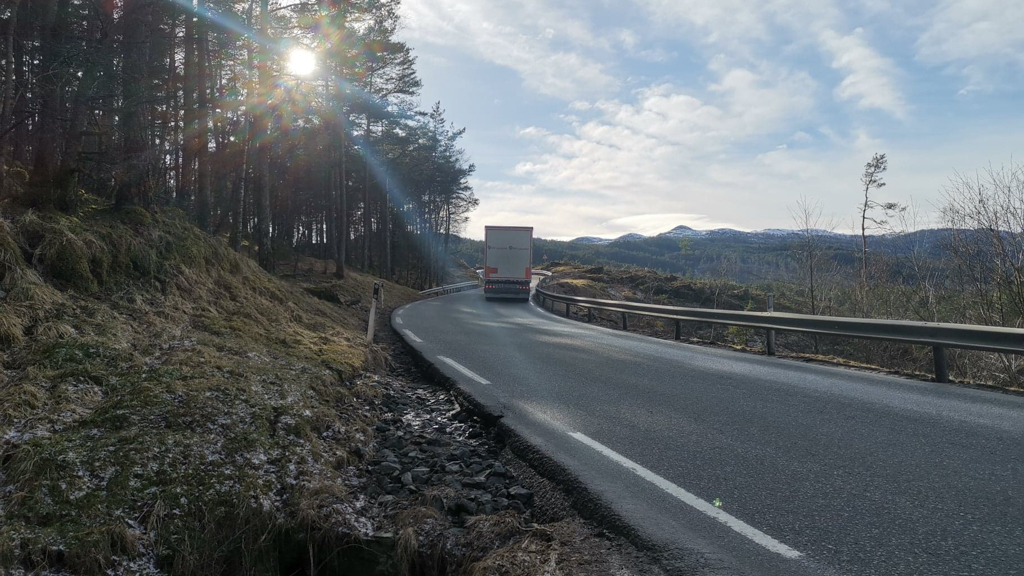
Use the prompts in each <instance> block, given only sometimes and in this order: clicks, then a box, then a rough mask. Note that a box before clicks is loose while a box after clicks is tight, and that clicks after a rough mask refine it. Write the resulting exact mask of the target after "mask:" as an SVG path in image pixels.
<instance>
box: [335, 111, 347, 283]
mask: <svg viewBox="0 0 1024 576" xmlns="http://www.w3.org/2000/svg"><path fill="white" fill-rule="evenodd" d="M341 110H342V112H341V113H342V114H344V113H345V111H344V102H343V103H342V105H341ZM347 131H348V126H347V122H345V120H344V116H342V122H341V144H340V145H339V146H338V148H339V150H340V153H341V168H340V169H337V176H336V177H337V179H338V181H339V184H340V186H339V189H340V193H339V194H338V266H337V268H336V269H335V273H334V274H335V276H337V277H338V278H344V277H345V260H346V257H347V256H348V254H347V253H348V237H349V232H348V175H347V174H346V172H345V171H346V169H347V168H346V165H345V158H346V156H348V154H346V152H345V135H346V134H347Z"/></svg>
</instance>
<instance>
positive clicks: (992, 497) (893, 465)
mask: <svg viewBox="0 0 1024 576" xmlns="http://www.w3.org/2000/svg"><path fill="white" fill-rule="evenodd" d="M392 325H393V327H394V328H395V329H396V330H397V331H398V332H399V333H400V334H401V335H402V336H403V337H404V338H405V339H406V340H407V341H408V342H409V343H410V344H411V345H412V346H414V347H415V348H417V349H418V350H419V351H420V352H422V353H423V355H424V356H425V357H426V358H427V359H428V360H430V361H431V362H433V363H434V364H435V365H437V367H438V368H439V369H440V370H441V371H443V372H444V373H445V374H446V375H448V376H450V377H452V378H453V379H454V380H455V381H456V382H457V383H458V384H459V385H460V386H461V387H462V388H463V389H464V390H465V391H467V392H468V393H470V394H472V395H473V396H474V397H476V398H477V399H478V400H480V401H481V402H483V403H484V404H485V405H487V406H488V407H490V408H491V409H493V410H494V411H496V412H500V413H502V414H503V416H504V420H505V422H506V423H508V424H509V425H511V426H512V427H514V428H515V429H516V430H517V431H518V432H520V433H521V434H523V435H524V436H525V437H526V438H527V439H528V440H530V441H531V442H532V443H534V444H535V445H536V446H538V447H539V448H541V449H542V450H544V451H545V452H546V453H547V454H548V455H549V456H551V457H553V458H555V459H556V460H558V461H559V462H560V463H562V464H563V465H565V466H567V467H568V468H569V469H570V470H572V471H573V472H574V473H575V474H576V475H578V476H579V478H580V479H581V480H582V481H583V482H585V483H586V484H587V485H588V487H589V488H590V489H591V490H592V491H593V492H595V493H596V494H597V495H598V496H599V497H600V498H601V499H602V500H604V501H605V502H606V503H608V504H609V505H610V506H612V508H613V509H614V510H615V511H616V512H617V513H618V514H619V515H621V516H622V517H623V518H624V519H626V520H627V521H628V522H630V523H631V524H632V525H633V526H635V527H636V528H637V529H638V530H640V531H641V532H643V533H644V534H645V535H646V536H647V537H648V538H649V539H651V540H652V541H653V542H655V543H657V544H659V545H660V546H661V547H662V548H664V549H665V550H667V551H668V556H669V558H670V560H671V561H672V562H673V563H674V565H675V566H676V567H677V568H678V570H679V571H680V572H685V573H699V574H752V575H753V574H758V575H762V574H765V575H772V574H778V575H787V576H789V575H800V574H849V575H898V574H913V575H930V574H936V575H939V574H941V575H959V574H963V575H972V576H974V575H988V574H991V575H999V576H1009V575H1014V574H1021V575H1024V397H1021V396H1011V395H1006V394H999V393H994V392H985V391H980V390H971V389H966V388H958V387H955V386H948V385H939V384H929V383H923V382H913V381H907V380H902V379H899V378H893V377H888V376H882V375H875V374H868V373H862V372H855V371H850V370H843V369H838V368H830V367H821V366H813V365H808V364H802V363H798V362H793V361H787V360H783V359H778V358H766V357H760V356H752V355H746V354H740V353H736V352H731V351H728V350H719V349H711V348H703V347H697V346H691V345H684V344H678V343H674V342H669V341H662V340H657V339H652V338H647V337H643V336H639V335H634V334H628V333H624V332H620V331H616V330H610V329H605V328H598V327H593V326H588V325H585V324H581V323H579V322H575V321H571V320H567V319H564V318H560V317H557V316H554V315H552V314H550V313H548V312H545V311H543V310H541V309H539V308H538V307H537V306H535V305H534V304H532V303H531V304H529V305H526V304H519V303H506V302H487V301H485V300H484V297H483V294H482V293H481V292H479V291H472V292H465V293H461V294H454V295H451V296H445V297H442V298H436V299H433V300H425V301H421V302H416V303H413V304H410V305H408V306H405V307H402V308H400V309H398V310H396V311H395V313H394V315H393V316H392ZM716 499H717V500H718V501H719V503H720V504H721V505H720V506H718V507H716V506H715V505H714V504H713V502H714V501H715V500H716Z"/></svg>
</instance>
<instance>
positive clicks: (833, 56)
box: [634, 0, 907, 118]
mask: <svg viewBox="0 0 1024 576" xmlns="http://www.w3.org/2000/svg"><path fill="white" fill-rule="evenodd" d="M634 2H636V3H638V4H640V5H641V6H642V7H644V8H645V9H646V10H647V11H648V12H649V13H650V14H651V15H652V20H653V21H654V22H655V23H661V24H662V25H665V23H673V24H681V25H684V26H687V27H688V28H690V29H691V30H693V31H696V32H698V33H700V34H701V36H702V41H703V43H704V44H706V45H707V46H710V47H713V48H714V49H715V50H717V51H719V52H720V53H723V52H724V53H728V54H731V55H733V56H735V57H738V58H746V59H748V60H751V61H759V60H761V59H762V58H763V56H762V54H764V53H765V52H766V51H768V50H770V51H773V52H776V53H778V52H782V51H783V50H781V49H780V46H781V47H786V46H801V45H810V46H813V47H814V48H815V49H817V50H819V51H820V52H821V53H822V54H823V55H824V56H825V57H826V58H828V59H829V60H830V61H831V66H832V68H834V69H835V70H838V71H840V72H842V73H843V74H844V77H843V79H842V80H841V81H840V83H839V85H838V86H836V88H835V95H836V98H837V99H839V100H841V101H852V102H854V103H855V104H856V105H857V107H858V108H862V109H878V110H882V111H885V112H887V113H890V114H892V115H893V116H895V117H897V118H903V117H905V115H906V111H907V105H906V101H905V99H904V97H903V95H902V93H901V91H900V89H899V86H898V84H897V82H896V80H895V79H896V77H898V76H899V68H898V66H897V65H896V63H895V62H894V61H893V60H892V59H890V58H886V57H885V56H883V55H882V54H880V53H879V52H878V50H876V49H875V48H873V47H872V46H871V45H870V44H869V43H868V41H867V38H866V37H865V34H864V32H863V30H861V29H855V30H854V31H853V32H852V33H850V34H841V33H839V32H837V30H841V29H843V28H844V26H845V20H846V18H845V17H844V15H843V13H842V11H841V10H840V9H839V8H838V7H837V6H836V4H835V3H834V2H832V1H831V0H772V1H765V0H721V1H718V2H706V1H703V0H634Z"/></svg>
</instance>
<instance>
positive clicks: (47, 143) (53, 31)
mask: <svg viewBox="0 0 1024 576" xmlns="http://www.w3.org/2000/svg"><path fill="white" fill-rule="evenodd" d="M69 5H70V0H57V2H44V3H43V4H42V17H41V19H40V22H39V28H40V34H39V38H40V47H39V53H40V57H39V102H40V104H39V116H38V118H39V121H38V122H37V123H36V124H35V139H34V141H35V158H34V159H33V161H32V186H33V188H36V189H37V193H38V194H41V195H42V196H43V198H42V200H43V202H44V203H50V202H52V201H54V200H56V198H55V197H54V196H55V195H54V188H55V184H56V182H55V179H56V175H57V161H58V145H59V141H60V139H59V132H60V128H59V126H60V125H59V119H60V116H61V113H60V95H61V80H60V79H61V75H60V73H59V70H58V61H59V60H60V45H61V44H62V43H63V42H64V41H65V38H66V36H65V34H64V22H65V21H66V19H67V12H68V6H69Z"/></svg>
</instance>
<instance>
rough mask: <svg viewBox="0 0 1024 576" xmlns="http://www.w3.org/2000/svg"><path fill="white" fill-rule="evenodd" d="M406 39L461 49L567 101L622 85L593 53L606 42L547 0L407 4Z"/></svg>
mask: <svg viewBox="0 0 1024 576" xmlns="http://www.w3.org/2000/svg"><path fill="white" fill-rule="evenodd" d="M401 10H402V16H403V23H404V25H405V28H404V30H403V34H404V35H405V36H406V37H407V38H408V39H409V40H411V41H413V42H415V43H416V44H417V45H423V44H429V45H433V46H440V47H449V48H456V49H458V50H461V51H462V52H464V53H466V54H468V55H470V56H472V57H474V58H477V59H480V60H484V61H487V62H491V63H494V64H497V65H499V66H503V67H505V68H509V69H511V70H514V71H515V72H516V73H518V74H519V76H520V77H521V78H522V79H523V83H524V84H525V85H526V87H527V88H529V89H531V90H535V91H537V92H539V93H541V94H546V95H548V96H553V97H556V98H560V99H564V100H574V99H577V98H579V97H582V96H585V95H592V94H595V93H596V94H600V93H608V92H611V91H614V90H615V89H616V88H617V87H618V82H617V81H616V80H615V78H614V77H613V76H612V75H611V74H610V73H609V72H608V70H607V65H606V64H605V63H604V62H603V61H602V60H601V59H597V58H593V57H592V56H591V55H590V54H592V53H593V52H594V51H600V50H605V49H607V48H608V43H607V41H606V40H604V39H602V38H601V36H600V35H599V34H595V33H594V32H593V31H592V30H591V29H590V26H589V25H588V24H587V23H586V22H585V21H584V20H582V19H581V18H579V17H578V16H576V14H578V12H571V11H568V10H562V9H559V8H557V7H554V6H552V5H550V4H549V3H548V2H546V1H544V0H522V1H520V2H511V1H506V2H486V3H485V2H478V1H475V0H405V1H403V2H402V4H401Z"/></svg>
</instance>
